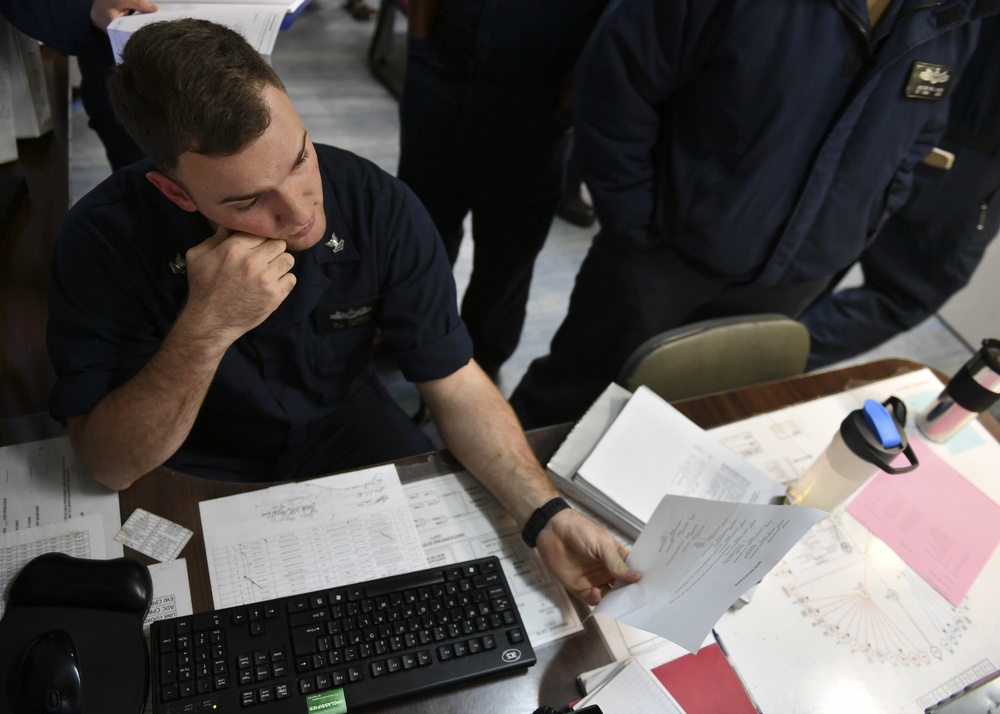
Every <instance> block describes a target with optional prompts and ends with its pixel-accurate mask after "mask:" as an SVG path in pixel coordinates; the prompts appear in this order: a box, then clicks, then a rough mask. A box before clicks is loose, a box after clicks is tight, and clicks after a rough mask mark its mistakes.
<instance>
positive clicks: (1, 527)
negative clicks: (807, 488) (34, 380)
mask: <svg viewBox="0 0 1000 714" xmlns="http://www.w3.org/2000/svg"><path fill="white" fill-rule="evenodd" d="M0 502H2V503H0V506H2V510H0V532H2V533H13V532H15V531H20V530H24V529H26V528H29V529H30V528H35V527H37V526H39V525H48V524H50V523H57V522H59V521H64V520H72V519H75V518H80V517H82V516H86V515H90V514H94V515H97V516H99V517H100V518H101V521H102V525H103V537H104V538H105V541H104V544H103V546H102V552H103V553H104V555H102V556H100V557H102V558H105V557H106V558H120V557H121V556H122V555H123V554H124V551H123V550H122V546H121V544H120V543H117V542H115V539H114V538H115V534H116V533H117V532H118V529H119V528H121V524H122V521H121V512H120V510H119V506H118V494H117V493H116V492H115V491H112V490H111V489H109V488H106V487H104V486H102V485H100V484H99V483H97V482H96V481H95V480H94V479H92V478H91V477H90V475H89V474H88V473H87V471H86V469H85V468H84V466H83V462H82V461H80V459H79V457H78V456H77V455H76V452H75V451H73V447H72V446H70V443H69V438H68V437H65V436H61V437H58V438H55V439H45V440H43V441H32V442H29V443H26V444H15V445H13V446H4V447H3V448H0Z"/></svg>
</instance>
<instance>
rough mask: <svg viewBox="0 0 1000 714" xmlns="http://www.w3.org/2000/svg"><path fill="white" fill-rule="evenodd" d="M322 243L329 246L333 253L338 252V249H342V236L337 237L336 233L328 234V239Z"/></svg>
mask: <svg viewBox="0 0 1000 714" xmlns="http://www.w3.org/2000/svg"><path fill="white" fill-rule="evenodd" d="M323 245H325V246H326V247H327V248H329V249H330V250H332V251H333V252H334V253H339V252H340V251H342V250H343V249H344V239H343V238H338V237H337V236H336V235H334V234H333V233H331V234H330V240H328V241H327V242H326V243H324V244H323Z"/></svg>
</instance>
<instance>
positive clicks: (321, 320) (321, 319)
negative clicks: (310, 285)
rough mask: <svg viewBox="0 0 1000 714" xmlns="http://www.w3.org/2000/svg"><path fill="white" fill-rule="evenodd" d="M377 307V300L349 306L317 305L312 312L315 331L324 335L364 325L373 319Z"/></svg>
mask: <svg viewBox="0 0 1000 714" xmlns="http://www.w3.org/2000/svg"><path fill="white" fill-rule="evenodd" d="M377 306H378V298H375V299H372V300H366V301H364V302H358V303H354V304H351V305H319V306H318V307H317V308H316V310H315V311H314V312H313V321H314V324H315V326H316V331H317V332H318V333H320V334H325V333H329V332H336V331H338V330H344V329H347V328H349V327H360V326H361V325H366V324H368V323H369V322H371V321H372V320H373V319H374V318H375V312H376V307H377Z"/></svg>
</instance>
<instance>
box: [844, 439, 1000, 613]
mask: <svg viewBox="0 0 1000 714" xmlns="http://www.w3.org/2000/svg"><path fill="white" fill-rule="evenodd" d="M910 443H911V444H912V445H913V450H914V452H916V454H917V458H918V459H919V461H920V468H918V469H916V470H915V471H911V472H910V473H907V474H898V475H893V474H879V475H878V476H876V477H875V478H874V479H873V480H872V481H871V482H870V483H869V484H868V485H867V486H866V487H865V488H864V490H863V491H862V492H861V493H859V494H858V495H857V496H856V497H855V498H854V500H853V501H851V503H850V505H848V507H847V512H848V513H850V514H851V515H852V516H854V517H855V518H857V519H858V520H859V521H861V523H862V524H863V525H864V526H865V527H866V528H868V530H870V531H871V532H872V533H874V534H875V535H876V536H878V537H879V538H881V539H882V540H883V541H884V542H885V543H886V545H888V546H889V547H890V548H892V549H893V551H895V552H896V554H897V555H898V556H899V557H900V558H902V559H903V560H905V561H906V563H907V565H909V566H910V567H911V568H913V569H914V570H916V571H917V573H918V574H919V575H920V576H921V577H922V578H923V579H924V580H926V581H927V582H928V583H929V584H930V585H931V586H933V587H934V589H935V590H937V591H938V592H939V593H941V594H942V595H944V597H945V598H947V599H948V602H950V603H951V604H952V605H955V606H956V607H957V606H958V605H960V604H961V603H962V600H963V599H964V598H965V594H966V593H967V592H968V591H969V588H970V587H971V586H972V583H973V582H974V581H975V579H976V576H978V575H979V572H980V571H981V570H982V569H983V566H984V565H985V564H986V561H988V560H989V558H990V556H991V555H992V554H993V551H994V550H995V549H996V547H997V544H998V543H1000V505H998V504H997V503H996V502H995V501H992V500H990V499H989V498H988V497H987V496H986V495H985V494H984V493H983V492H982V491H980V490H979V489H977V488H976V487H975V486H973V485H972V484H971V483H969V481H968V479H966V478H965V477H964V476H962V475H961V474H960V473H958V471H956V470H955V469H954V468H952V467H951V466H949V465H948V463H946V462H945V461H944V460H943V459H942V458H941V457H939V456H938V455H937V454H936V453H934V451H933V450H931V448H930V447H929V446H928V445H927V444H926V443H924V442H923V441H922V440H921V439H919V438H913V439H911V441H910Z"/></svg>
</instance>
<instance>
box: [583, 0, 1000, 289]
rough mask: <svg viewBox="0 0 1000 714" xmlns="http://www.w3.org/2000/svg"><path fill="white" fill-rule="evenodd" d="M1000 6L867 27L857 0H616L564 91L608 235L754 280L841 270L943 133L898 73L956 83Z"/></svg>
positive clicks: (903, 3)
mask: <svg viewBox="0 0 1000 714" xmlns="http://www.w3.org/2000/svg"><path fill="white" fill-rule="evenodd" d="M997 10H1000V3H997V2H996V0H942V1H940V2H933V1H932V2H928V0H896V1H895V2H893V3H892V4H891V5H890V7H889V9H888V10H887V12H886V14H885V15H884V16H883V17H882V19H881V21H880V22H879V24H878V25H877V26H876V28H875V29H874V30H873V29H871V28H870V23H869V20H868V11H867V6H866V4H865V0H812V1H811V2H788V0H675V1H672V2H650V1H648V0H619V1H618V2H616V3H613V4H612V5H611V6H609V8H608V10H607V11H606V12H605V14H604V16H603V17H602V19H601V22H600V23H599V25H598V28H597V29H596V30H595V32H594V34H593V35H592V37H591V40H590V42H589V43H588V46H587V48H586V49H585V50H584V55H583V57H582V58H581V61H580V65H579V67H578V73H577V81H576V85H575V95H574V112H575V119H576V141H577V147H578V151H579V156H580V162H581V165H582V168H583V172H584V177H585V179H586V181H587V185H588V187H589V189H590V191H591V194H592V196H593V200H594V205H595V209H596V211H597V215H598V218H599V219H600V221H601V226H602V234H603V238H602V239H604V240H609V239H610V240H618V241H622V242H623V247H624V246H627V245H631V246H633V247H635V248H638V249H645V248H649V247H652V246H655V245H657V244H660V243H661V242H668V243H669V244H671V245H673V246H674V247H676V248H677V249H679V250H681V251H682V252H683V253H684V254H685V255H687V256H689V257H690V258H691V259H692V260H693V261H696V262H697V263H699V264H701V265H702V266H704V267H705V268H707V269H708V270H711V271H713V272H715V273H718V274H720V275H722V276H725V277H726V278H728V279H730V280H731V281H732V282H734V283H752V284H755V285H756V286H759V287H765V286H770V285H792V284H796V283H800V282H804V281H807V280H810V279H814V278H819V277H822V276H826V275H830V274H832V273H833V272H835V271H836V270H838V269H839V268H841V267H844V266H846V265H849V264H850V263H852V262H854V261H855V260H856V259H857V258H858V256H859V255H860V254H861V252H862V251H863V250H864V248H865V246H866V245H867V244H868V243H869V242H870V241H871V240H872V239H873V237H874V235H875V233H876V232H877V230H878V228H879V226H881V225H882V223H883V221H884V220H885V219H886V217H887V216H888V215H889V214H890V213H891V212H892V211H894V210H895V209H897V208H898V207H899V206H900V205H901V204H902V203H903V201H904V200H905V198H906V195H907V193H908V191H909V186H910V180H911V173H912V170H913V167H914V166H915V165H916V164H917V163H918V162H919V161H920V160H921V159H922V158H923V157H924V156H925V155H926V154H927V153H928V151H929V150H930V149H931V148H932V147H933V146H934V143H935V140H936V139H937V138H938V137H939V136H940V134H941V132H942V131H943V129H944V126H945V120H946V118H947V101H945V100H941V101H936V100H932V99H927V98H911V97H909V96H907V91H906V89H907V86H908V84H911V80H913V79H914V78H915V76H916V75H921V74H923V76H924V77H925V79H924V80H923V81H922V89H916V88H914V89H913V91H914V92H929V93H932V94H933V93H934V92H936V91H937V90H938V89H939V88H940V87H943V86H950V85H951V84H954V82H955V77H956V76H957V70H958V69H959V68H961V67H962V66H963V65H964V64H965V62H966V60H967V58H968V56H969V53H970V52H971V50H972V48H973V47H974V46H975V42H976V37H977V33H978V30H979V23H978V22H977V21H976V20H977V19H978V18H979V17H981V16H984V15H986V14H989V13H993V12H996V11H997ZM918 63H922V64H924V65H933V66H937V67H938V68H939V69H934V67H930V68H928V67H922V66H920V65H919V64H918ZM945 78H947V81H940V80H942V79H945ZM928 79H929V80H930V81H928ZM924 96H926V95H924Z"/></svg>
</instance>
